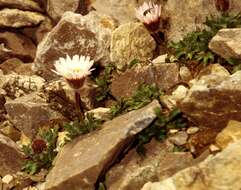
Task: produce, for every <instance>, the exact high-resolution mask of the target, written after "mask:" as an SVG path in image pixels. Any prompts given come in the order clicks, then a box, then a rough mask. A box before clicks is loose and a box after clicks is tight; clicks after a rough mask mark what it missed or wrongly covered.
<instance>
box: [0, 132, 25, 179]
mask: <svg viewBox="0 0 241 190" xmlns="http://www.w3.org/2000/svg"><path fill="white" fill-rule="evenodd" d="M23 162H24V155H23V154H22V153H21V152H20V149H19V147H18V146H17V144H15V142H13V141H12V140H11V139H10V138H8V137H6V136H4V135H2V134H1V133H0V175H1V176H5V175H7V174H13V173H16V172H17V171H20V169H21V167H22V164H23Z"/></svg>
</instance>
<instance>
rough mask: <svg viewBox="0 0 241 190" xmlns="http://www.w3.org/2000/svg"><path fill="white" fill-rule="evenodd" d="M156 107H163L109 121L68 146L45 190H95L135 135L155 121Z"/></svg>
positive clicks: (57, 161) (56, 164) (49, 175)
mask: <svg viewBox="0 0 241 190" xmlns="http://www.w3.org/2000/svg"><path fill="white" fill-rule="evenodd" d="M157 107H160V105H159V103H158V101H156V100H155V101H153V102H152V103H150V104H149V105H147V106H145V107H144V108H142V109H140V110H136V111H132V112H129V113H127V114H124V115H122V116H119V117H117V118H115V119H113V120H111V121H107V122H106V123H104V124H103V127H102V129H100V130H98V131H95V132H93V133H91V134H88V135H86V136H83V137H79V138H77V139H75V140H74V141H72V142H71V143H69V144H67V145H65V146H64V148H63V149H62V151H61V152H60V153H59V155H58V157H57V159H56V161H55V164H54V167H53V169H52V170H51V171H50V173H49V174H48V176H47V181H46V186H45V189H46V190H64V189H71V190H77V189H83V190H93V189H94V184H95V183H96V181H97V179H98V177H99V176H100V175H101V174H103V172H105V171H106V169H108V167H110V165H111V164H112V163H113V162H114V161H115V159H116V158H117V156H118V154H119V153H120V152H121V151H122V150H123V149H124V148H125V146H126V145H127V144H128V142H130V140H132V139H133V137H134V135H135V134H137V133H138V132H140V131H141V130H143V129H144V128H146V127H147V126H148V125H149V124H150V123H151V122H152V121H153V120H154V119H155V117H156V115H155V113H154V110H153V109H155V108H157ZM69 155H72V156H69ZM63 163H65V164H63Z"/></svg>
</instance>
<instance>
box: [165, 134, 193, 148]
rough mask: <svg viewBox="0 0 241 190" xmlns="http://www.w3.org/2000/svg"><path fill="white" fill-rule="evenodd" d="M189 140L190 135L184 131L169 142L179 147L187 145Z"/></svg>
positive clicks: (172, 137) (170, 138)
mask: <svg viewBox="0 0 241 190" xmlns="http://www.w3.org/2000/svg"><path fill="white" fill-rule="evenodd" d="M187 139H188V135H187V133H186V132H184V131H180V132H178V133H176V134H175V135H173V136H171V137H169V138H168V140H169V141H170V142H172V143H173V144H175V145H177V146H182V145H185V144H186V143H187Z"/></svg>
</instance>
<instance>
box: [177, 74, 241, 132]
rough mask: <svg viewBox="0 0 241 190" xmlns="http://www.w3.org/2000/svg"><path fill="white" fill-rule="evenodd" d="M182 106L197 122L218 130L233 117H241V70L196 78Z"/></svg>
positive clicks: (234, 118) (235, 118)
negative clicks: (231, 73)
mask: <svg viewBox="0 0 241 190" xmlns="http://www.w3.org/2000/svg"><path fill="white" fill-rule="evenodd" d="M222 73H223V71H222ZM179 107H180V109H181V110H182V111H183V112H184V113H185V114H186V115H187V116H188V117H189V118H190V119H191V120H192V121H193V122H194V123H195V124H197V125H199V126H205V127H208V128H211V129H217V130H218V131H220V130H222V129H223V128H224V127H225V126H226V125H227V123H228V121H229V120H231V119H233V120H238V121H241V112H240V110H241V71H238V72H236V73H234V74H233V75H228V74H227V75H220V74H218V73H217V74H214V73H213V74H210V75H204V76H202V77H200V78H199V79H196V80H194V81H192V87H191V88H190V90H189V92H188V94H187V96H186V97H185V98H184V99H183V100H182V101H181V102H180V103H179ZM207 118H208V119H207Z"/></svg>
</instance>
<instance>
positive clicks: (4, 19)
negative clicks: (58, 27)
mask: <svg viewBox="0 0 241 190" xmlns="http://www.w3.org/2000/svg"><path fill="white" fill-rule="evenodd" d="M44 19H45V16H43V15H42V14H40V13H37V12H30V11H22V10H19V9H8V8H5V9H2V10H0V28H5V27H12V28H20V27H27V26H36V25H38V24H39V23H40V22H41V21H43V20H44Z"/></svg>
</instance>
